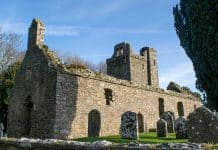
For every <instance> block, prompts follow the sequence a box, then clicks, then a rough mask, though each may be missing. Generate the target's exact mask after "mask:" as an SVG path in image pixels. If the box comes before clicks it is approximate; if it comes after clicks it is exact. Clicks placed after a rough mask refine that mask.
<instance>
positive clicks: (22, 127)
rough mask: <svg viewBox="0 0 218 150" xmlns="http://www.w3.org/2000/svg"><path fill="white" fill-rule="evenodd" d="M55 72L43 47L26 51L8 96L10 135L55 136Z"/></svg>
mask: <svg viewBox="0 0 218 150" xmlns="http://www.w3.org/2000/svg"><path fill="white" fill-rule="evenodd" d="M56 72H57V71H56V69H55V67H54V66H53V65H52V64H51V63H50V62H49V61H48V59H47V58H46V55H45V54H44V52H43V50H42V49H39V48H38V47H36V46H35V48H34V49H31V50H28V51H27V52H26V56H25V58H24V60H23V63H22V65H21V68H20V70H19V71H18V73H17V75H16V79H15V86H14V87H13V89H12V91H11V95H10V97H9V115H8V136H10V137H21V136H24V137H29V136H30V137H40V138H49V137H53V125H54V118H55V97H56V95H55V93H56V88H55V87H56V74H57V73H56ZM27 101H29V102H28V104H26V103H27Z"/></svg>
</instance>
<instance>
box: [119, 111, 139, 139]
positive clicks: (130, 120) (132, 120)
mask: <svg viewBox="0 0 218 150" xmlns="http://www.w3.org/2000/svg"><path fill="white" fill-rule="evenodd" d="M121 137H122V138H124V139H131V140H136V139H138V123H137V114H136V113H134V112H131V111H127V112H125V113H123V114H122V116H121Z"/></svg>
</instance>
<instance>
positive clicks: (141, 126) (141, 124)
mask: <svg viewBox="0 0 218 150" xmlns="http://www.w3.org/2000/svg"><path fill="white" fill-rule="evenodd" d="M137 118H138V131H139V132H144V131H145V129H144V117H143V115H142V114H141V113H138V114H137Z"/></svg>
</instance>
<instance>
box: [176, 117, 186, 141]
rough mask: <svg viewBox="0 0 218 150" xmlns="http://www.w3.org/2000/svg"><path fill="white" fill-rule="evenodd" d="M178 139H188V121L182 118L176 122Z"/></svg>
mask: <svg viewBox="0 0 218 150" xmlns="http://www.w3.org/2000/svg"><path fill="white" fill-rule="evenodd" d="M175 131H176V139H187V120H186V119H185V118H184V117H183V116H180V117H179V118H177V119H176V122H175Z"/></svg>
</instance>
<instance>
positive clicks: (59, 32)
mask: <svg viewBox="0 0 218 150" xmlns="http://www.w3.org/2000/svg"><path fill="white" fill-rule="evenodd" d="M45 33H46V35H55V36H75V35H79V29H78V28H77V27H74V26H65V25H62V26H57V25H48V26H47V27H46V31H45Z"/></svg>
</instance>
